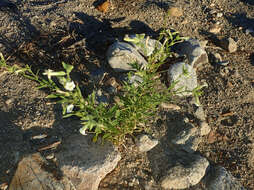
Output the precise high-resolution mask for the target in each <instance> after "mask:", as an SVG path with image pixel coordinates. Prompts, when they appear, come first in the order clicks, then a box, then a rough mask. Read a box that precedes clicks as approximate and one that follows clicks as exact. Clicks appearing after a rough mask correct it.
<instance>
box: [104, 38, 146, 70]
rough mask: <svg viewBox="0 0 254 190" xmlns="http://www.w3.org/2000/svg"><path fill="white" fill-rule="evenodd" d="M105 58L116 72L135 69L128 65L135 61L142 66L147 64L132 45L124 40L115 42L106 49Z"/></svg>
mask: <svg viewBox="0 0 254 190" xmlns="http://www.w3.org/2000/svg"><path fill="white" fill-rule="evenodd" d="M107 59H108V63H109V65H110V66H111V67H112V68H113V69H114V70H115V71H116V72H125V71H130V70H135V69H134V68H133V67H132V66H131V65H130V64H133V63H135V62H137V63H138V64H140V65H141V66H144V67H145V66H146V65H147V64H148V63H147V61H146V60H145V59H144V58H143V57H142V55H140V54H139V52H138V51H137V50H136V49H135V48H134V47H133V46H132V45H130V44H128V43H124V42H115V43H114V44H112V45H111V46H110V47H109V49H108V51H107Z"/></svg>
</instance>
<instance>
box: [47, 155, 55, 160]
mask: <svg viewBox="0 0 254 190" xmlns="http://www.w3.org/2000/svg"><path fill="white" fill-rule="evenodd" d="M54 157H55V156H54V154H50V155H48V156H46V159H47V160H52V159H53V158H54Z"/></svg>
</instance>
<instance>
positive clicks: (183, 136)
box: [171, 125, 201, 153]
mask: <svg viewBox="0 0 254 190" xmlns="http://www.w3.org/2000/svg"><path fill="white" fill-rule="evenodd" d="M189 126H191V125H189ZM171 142H172V143H173V144H175V145H178V147H179V148H180V149H182V150H185V151H187V152H190V153H193V152H195V151H196V150H197V148H198V145H199V143H200V142H201V139H200V137H199V130H198V128H196V127H188V128H185V129H184V130H182V131H181V132H180V133H178V134H177V135H176V137H175V138H173V139H172V140H171Z"/></svg>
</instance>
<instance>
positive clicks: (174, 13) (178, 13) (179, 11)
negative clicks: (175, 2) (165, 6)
mask: <svg viewBox="0 0 254 190" xmlns="http://www.w3.org/2000/svg"><path fill="white" fill-rule="evenodd" d="M168 15H169V16H172V17H180V16H182V15H183V11H182V9H180V8H178V7H171V8H170V9H169V10H168Z"/></svg>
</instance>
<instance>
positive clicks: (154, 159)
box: [148, 146, 209, 189]
mask: <svg viewBox="0 0 254 190" xmlns="http://www.w3.org/2000/svg"><path fill="white" fill-rule="evenodd" d="M148 156H149V161H150V163H151V168H152V173H153V176H154V178H155V179H156V180H157V181H158V183H160V184H161V187H162V188H163V189H185V188H188V187H190V186H193V185H196V184H198V183H199V182H200V181H201V179H202V178H203V177H204V175H205V174H206V169H207V167H208V165H209V162H208V161H207V159H206V158H204V157H201V156H200V155H197V154H190V153H187V152H185V151H177V150H174V148H173V147H172V148H170V149H168V150H167V151H165V149H164V148H163V147H161V148H160V147H158V146H157V148H154V149H153V150H151V151H150V152H149V153H148Z"/></svg>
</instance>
